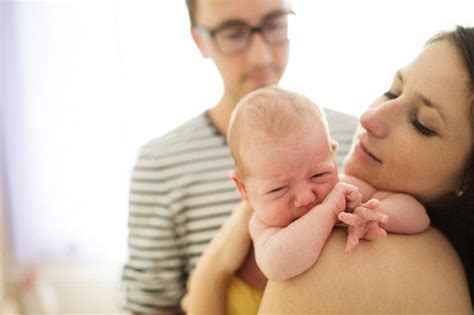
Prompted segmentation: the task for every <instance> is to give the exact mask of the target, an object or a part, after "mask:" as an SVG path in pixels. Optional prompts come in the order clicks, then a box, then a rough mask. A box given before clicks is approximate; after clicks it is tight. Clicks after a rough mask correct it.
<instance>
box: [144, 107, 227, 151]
mask: <svg viewBox="0 0 474 315" xmlns="http://www.w3.org/2000/svg"><path fill="white" fill-rule="evenodd" d="M217 138H222V137H220V135H219V133H218V132H217V130H216V128H215V127H214V126H213V125H212V123H211V122H210V120H209V118H208V117H207V114H206V113H205V112H204V113H201V114H200V115H198V116H196V117H194V118H192V119H190V120H189V121H187V122H185V123H184V124H182V125H180V126H178V127H177V128H175V129H173V130H171V131H169V132H167V133H166V134H164V135H162V136H160V137H157V138H154V139H152V140H151V141H149V142H147V143H145V144H144V145H143V146H142V147H141V149H140V155H141V156H144V155H145V156H156V155H162V154H165V153H172V152H173V151H174V150H175V149H177V148H179V147H181V146H193V145H196V146H204V145H205V143H206V142H209V141H213V140H216V139H217Z"/></svg>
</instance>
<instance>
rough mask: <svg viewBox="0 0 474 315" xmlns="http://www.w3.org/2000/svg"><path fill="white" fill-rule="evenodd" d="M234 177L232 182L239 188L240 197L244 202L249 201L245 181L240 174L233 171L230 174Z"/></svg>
mask: <svg viewBox="0 0 474 315" xmlns="http://www.w3.org/2000/svg"><path fill="white" fill-rule="evenodd" d="M230 176H231V177H232V180H233V181H234V184H235V187H237V190H238V191H239V193H240V196H241V197H242V199H243V200H246V201H248V200H249V199H248V195H247V189H245V183H244V181H243V180H242V179H241V178H240V177H239V174H237V172H236V171H235V170H233V171H232V172H231V174H230Z"/></svg>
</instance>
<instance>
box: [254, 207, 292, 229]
mask: <svg viewBox="0 0 474 315" xmlns="http://www.w3.org/2000/svg"><path fill="white" fill-rule="evenodd" d="M257 215H258V213H257ZM260 218H261V219H262V221H263V222H264V223H265V224H267V225H269V226H274V227H285V226H287V225H288V224H290V223H291V221H293V216H292V215H291V213H290V210H287V209H278V210H276V209H273V210H270V211H266V212H265V213H263V214H262V215H261V216H260Z"/></svg>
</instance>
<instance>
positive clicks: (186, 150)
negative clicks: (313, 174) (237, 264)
mask: <svg viewBox="0 0 474 315" xmlns="http://www.w3.org/2000/svg"><path fill="white" fill-rule="evenodd" d="M187 6H188V9H189V16H190V20H191V34H192V37H193V40H194V41H195V43H196V45H197V46H198V48H199V50H200V51H201V53H202V55H203V57H205V58H210V59H212V61H213V62H214V63H215V65H216V66H217V68H218V70H219V73H220V75H221V77H222V81H223V85H224V94H223V95H222V98H221V99H220V100H219V102H218V103H217V105H215V106H214V107H213V108H211V109H210V110H208V111H207V112H205V113H203V114H201V115H199V116H197V117H195V118H194V119H192V120H191V121H189V122H187V123H185V124H184V125H183V126H181V127H179V128H177V129H175V130H174V131H172V132H170V133H169V134H167V135H165V136H164V137H162V138H160V139H156V140H154V141H152V142H150V143H148V144H147V145H145V146H144V147H143V148H142V149H141V151H140V155H139V158H138V160H137V163H136V166H135V170H134V173H133V176H132V183H131V192H130V217H129V254H130V257H129V261H128V262H127V264H126V266H125V268H124V274H123V278H124V281H125V283H126V289H127V299H126V305H125V307H126V309H128V310H130V311H132V312H136V313H143V314H175V313H177V312H179V311H180V309H179V301H180V299H181V297H182V296H183V294H184V293H185V283H186V279H187V277H188V275H189V273H190V272H191V271H192V269H193V267H194V266H195V264H196V262H197V260H198V259H199V257H200V256H201V254H202V252H203V250H204V248H205V247H206V245H207V244H208V243H209V241H210V240H211V239H212V237H213V236H214V234H215V233H216V232H217V231H218V229H219V228H220V226H221V225H222V224H223V223H224V222H225V220H226V219H227V217H228V216H229V215H230V213H231V212H232V209H233V208H234V207H236V206H237V205H238V204H239V202H240V197H239V195H238V193H237V191H236V190H235V188H234V186H233V183H232V181H231V180H230V179H229V177H228V176H229V172H230V171H231V170H232V168H233V161H232V158H231V156H230V153H229V152H228V148H227V144H226V142H225V133H226V130H227V126H228V123H229V120H230V115H231V112H232V110H233V108H234V107H235V105H236V104H237V103H238V101H239V100H240V99H241V98H242V97H243V96H245V95H246V94H247V93H249V92H251V91H253V90H255V89H257V88H260V87H264V86H268V85H274V84H277V83H278V82H279V80H280V79H281V77H282V75H283V73H284V71H285V68H286V64H287V61H288V53H289V39H288V32H287V26H288V20H289V19H290V18H291V16H292V15H293V13H292V10H291V7H290V4H289V2H288V1H283V0H187ZM326 114H327V116H328V120H329V125H330V127H331V132H332V135H333V137H334V138H335V139H336V140H338V141H340V142H341V146H340V150H339V155H340V156H341V155H343V154H345V153H346V152H347V151H348V146H349V144H350V139H351V136H352V134H353V131H354V128H355V124H356V120H355V119H354V118H352V117H349V116H345V115H342V114H339V113H335V112H331V111H327V112H326ZM335 120H336V121H335Z"/></svg>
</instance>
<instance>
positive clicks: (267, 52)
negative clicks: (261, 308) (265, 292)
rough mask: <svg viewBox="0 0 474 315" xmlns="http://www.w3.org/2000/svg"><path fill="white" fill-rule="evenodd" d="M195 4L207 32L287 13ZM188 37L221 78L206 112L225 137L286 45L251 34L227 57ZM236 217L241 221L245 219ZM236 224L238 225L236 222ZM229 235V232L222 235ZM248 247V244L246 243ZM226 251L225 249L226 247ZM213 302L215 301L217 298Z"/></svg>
mask: <svg viewBox="0 0 474 315" xmlns="http://www.w3.org/2000/svg"><path fill="white" fill-rule="evenodd" d="M196 5H197V7H196V16H195V17H196V22H197V24H199V25H202V26H204V27H206V28H209V29H213V28H215V27H217V26H219V25H221V24H222V23H224V22H226V21H228V20H234V19H236V20H241V21H244V22H246V23H248V24H249V25H252V26H255V25H259V24H260V23H261V20H262V19H263V17H265V16H266V15H268V14H269V13H272V12H275V11H290V4H289V1H283V0H281V1H280V0H258V1H255V0H239V1H229V0H198V1H197V3H196ZM191 35H192V38H193V40H194V42H195V43H196V45H197V47H198V48H199V50H200V52H201V54H202V56H203V57H205V58H209V59H211V60H212V61H213V62H214V64H215V65H216V67H217V69H218V71H219V73H220V75H221V78H222V82H223V85H224V93H223V95H222V97H221V99H220V100H219V101H218V103H217V104H216V105H215V106H214V107H213V108H211V109H210V110H209V116H210V119H211V120H212V121H213V123H214V125H215V126H216V127H217V128H218V129H219V131H220V132H221V133H222V134H226V131H227V127H228V125H229V120H230V115H231V113H232V110H233V109H234V107H235V106H236V104H237V103H238V101H239V100H240V99H241V98H242V97H243V96H244V95H246V94H248V93H249V92H251V91H253V90H255V89H257V88H259V87H263V86H267V85H275V84H277V83H278V82H279V81H280V79H281V77H282V76H283V73H284V72H285V69H286V65H287V62H288V54H289V43H286V44H282V45H279V46H269V45H268V44H266V43H265V42H264V40H263V38H262V36H261V35H260V34H255V35H254V36H253V37H252V39H251V43H250V46H249V49H248V50H247V51H245V52H242V53H240V54H238V55H232V56H228V55H225V54H222V53H221V52H220V51H219V50H218V48H217V47H216V45H215V43H214V41H213V40H212V38H210V37H208V36H206V35H203V34H201V33H200V32H198V31H197V30H196V29H194V28H191ZM238 217H239V218H242V217H245V216H244V215H243V216H238ZM236 221H238V222H240V221H239V220H237V219H236ZM247 222H248V220H247ZM231 225H232V224H231ZM235 225H237V223H234V224H233V226H235ZM230 234H232V233H229V234H225V235H226V236H227V235H230ZM222 238H224V237H222ZM246 244H247V243H246ZM248 244H250V241H249V242H248ZM211 248H212V247H211ZM214 248H220V246H219V245H215V247H214ZM226 249H229V248H227V247H226ZM242 249H245V254H246V253H247V251H248V247H245V246H242ZM211 252H212V251H211ZM216 252H217V250H216ZM228 253H229V255H232V253H234V252H233V251H232V250H229V251H228ZM209 256H211V258H209V259H210V260H211V261H216V260H213V258H215V257H214V256H213V255H212V254H210V255H209ZM244 256H245V255H244ZM237 262H238V263H239V266H240V265H241V264H242V261H238V260H237ZM212 271H215V270H212ZM211 277H212V276H211ZM225 278H226V277H225V276H223V277H219V280H216V282H214V283H220V284H223V283H224V284H225V281H224V280H225ZM196 283H198V285H199V283H200V282H199V281H196ZM204 283H207V282H204ZM200 291H201V292H203V290H200V289H199V288H198V289H196V292H200ZM216 300H217V301H219V299H216ZM199 302H200V301H197V302H196V303H197V304H193V303H191V304H192V305H197V308H198V309H199ZM215 306H216V309H217V311H216V312H215V314H222V313H223V309H222V308H221V307H222V304H220V303H216V304H215ZM156 314H167V315H171V314H175V312H174V311H172V310H170V311H163V312H161V313H158V312H157V313H156ZM206 314H212V311H211V312H206Z"/></svg>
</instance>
